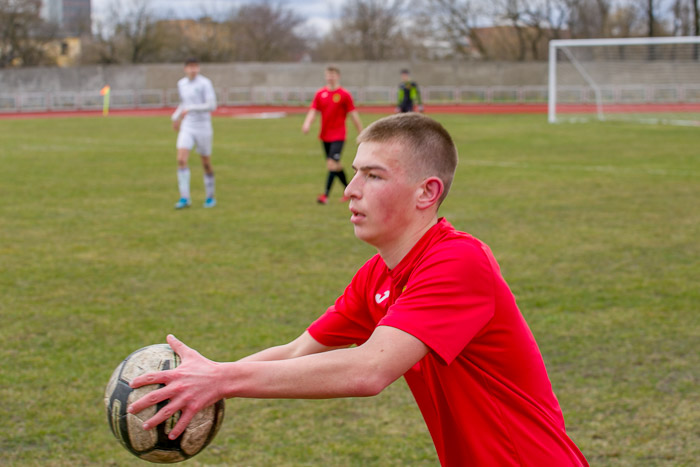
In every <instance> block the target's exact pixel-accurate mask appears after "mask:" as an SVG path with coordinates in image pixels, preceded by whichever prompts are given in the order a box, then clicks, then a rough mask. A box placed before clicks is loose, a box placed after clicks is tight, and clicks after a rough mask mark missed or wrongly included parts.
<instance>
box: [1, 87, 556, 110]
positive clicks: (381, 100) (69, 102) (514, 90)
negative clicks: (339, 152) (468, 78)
mask: <svg viewBox="0 0 700 467" xmlns="http://www.w3.org/2000/svg"><path fill="white" fill-rule="evenodd" d="M346 89H347V90H348V91H349V92H350V93H351V94H352V95H353V99H354V100H355V103H356V104H358V105H394V104H395V103H396V88H395V87H393V86H367V87H352V86H348V87H346ZM317 90H318V87H269V86H264V87H263V86H253V87H233V88H227V89H221V88H218V89H215V91H216V97H217V102H218V104H219V105H220V106H249V105H261V106H265V105H288V106H306V105H308V104H309V103H310V102H311V100H312V99H313V96H314V94H315V93H316V91H317ZM421 95H422V98H423V102H424V103H426V104H469V103H519V102H520V103H530V102H546V99H547V88H546V86H518V87H507V86H488V87H486V86H424V87H422V88H421ZM178 102H179V96H178V92H177V89H167V90H162V89H141V90H119V89H112V91H111V93H110V108H112V109H155V108H165V107H176V106H177V104H178ZM102 105H103V97H102V96H101V95H100V92H99V90H95V91H82V92H25V93H16V94H8V93H0V112H4V113H13V112H42V111H75V110H99V109H102Z"/></svg>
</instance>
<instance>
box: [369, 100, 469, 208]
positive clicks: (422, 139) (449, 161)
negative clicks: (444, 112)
mask: <svg viewBox="0 0 700 467" xmlns="http://www.w3.org/2000/svg"><path fill="white" fill-rule="evenodd" d="M357 142H358V143H370V142H373V143H391V142H398V143H399V144H401V145H402V146H403V148H404V149H405V150H406V153H407V154H408V155H409V157H410V160H409V161H407V163H408V164H410V165H409V166H408V170H409V174H412V175H414V176H415V177H420V178H423V177H425V178H427V177H438V178H439V179H440V180H442V183H443V185H444V187H445V191H444V192H443V193H442V196H441V197H440V199H439V201H438V206H439V205H440V204H442V202H443V200H444V199H445V198H446V197H447V193H448V192H449V191H450V186H452V180H453V179H454V175H455V170H456V169H457V161H458V156H457V148H456V146H455V143H454V141H453V140H452V137H451V136H450V134H449V133H448V132H447V130H445V128H444V127H443V126H442V125H441V124H440V123H438V122H436V121H435V120H433V119H432V118H430V117H426V116H425V115H423V114H420V113H415V112H409V113H400V114H395V115H392V116H389V117H384V118H382V119H379V120H377V121H376V122H374V123H372V124H371V125H369V126H368V127H367V128H365V129H364V130H363V131H362V133H360V135H359V136H358V137H357Z"/></svg>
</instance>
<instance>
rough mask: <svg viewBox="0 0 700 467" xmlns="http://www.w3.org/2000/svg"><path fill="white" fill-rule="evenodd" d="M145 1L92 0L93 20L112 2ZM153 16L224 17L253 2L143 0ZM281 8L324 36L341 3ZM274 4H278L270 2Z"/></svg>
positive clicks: (313, 1) (303, 0)
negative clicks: (148, 5) (303, 19)
mask: <svg viewBox="0 0 700 467" xmlns="http://www.w3.org/2000/svg"><path fill="white" fill-rule="evenodd" d="M140 1H144V0H92V14H93V21H95V20H96V21H100V20H104V18H105V17H106V14H107V12H108V11H109V7H110V5H111V4H114V3H115V2H121V4H122V5H125V6H127V5H133V4H134V3H138V2H140ZM145 1H147V2H149V4H150V8H151V10H152V11H153V13H154V14H155V15H156V16H159V17H176V18H195V19H196V18H199V17H201V16H205V15H208V16H212V17H215V18H216V16H217V14H222V15H225V14H227V13H228V12H229V11H230V10H231V9H232V8H233V7H235V6H238V5H241V4H247V3H251V2H253V1H254V0H145ZM281 2H282V5H284V6H285V7H287V8H289V9H291V10H293V11H294V12H296V13H297V14H298V15H299V16H301V17H302V18H305V19H306V24H305V26H307V27H309V28H312V29H314V30H316V31H317V32H318V33H320V34H323V33H325V32H327V31H328V30H329V29H330V27H331V22H332V21H333V19H335V18H337V16H338V14H339V12H340V6H341V5H342V3H343V0H281ZM273 4H277V1H275V0H273Z"/></svg>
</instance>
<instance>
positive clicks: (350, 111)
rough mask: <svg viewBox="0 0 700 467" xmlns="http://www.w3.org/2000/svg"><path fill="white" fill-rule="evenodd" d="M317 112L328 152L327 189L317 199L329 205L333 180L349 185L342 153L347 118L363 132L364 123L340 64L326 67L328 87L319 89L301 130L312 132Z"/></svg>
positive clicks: (321, 134) (325, 149) (321, 137)
mask: <svg viewBox="0 0 700 467" xmlns="http://www.w3.org/2000/svg"><path fill="white" fill-rule="evenodd" d="M317 113H320V114H321V132H320V134H319V138H320V140H321V142H322V143H323V149H324V151H325V153H326V168H327V169H328V177H327V178H326V189H325V191H324V192H323V193H322V194H321V195H319V197H318V199H317V201H318V202H319V203H320V204H326V203H328V194H329V193H330V191H331V187H332V186H333V180H334V179H335V178H336V177H338V179H339V180H340V182H341V183H342V184H343V185H344V186H347V185H348V181H347V178H346V176H345V171H344V170H343V166H342V164H341V163H340V154H341V152H342V151H343V145H344V144H345V137H346V130H345V119H346V117H347V116H348V115H350V118H351V119H352V122H353V123H354V124H355V127H356V128H357V132H358V133H360V132H361V131H362V122H360V116H359V115H358V113H357V110H355V104H354V103H353V101H352V95H350V93H349V92H347V91H346V90H345V89H343V88H342V87H340V70H338V68H336V67H333V66H329V67H327V68H326V86H324V87H322V88H321V89H319V90H318V91H317V92H316V95H315V96H314V100H313V101H312V102H311V108H310V109H309V112H308V113H307V114H306V119H304V124H303V125H302V127H301V131H303V132H304V133H308V132H309V129H310V128H311V124H312V123H313V121H314V119H315V118H316V114H317ZM343 200H344V201H347V199H346V198H345V197H343Z"/></svg>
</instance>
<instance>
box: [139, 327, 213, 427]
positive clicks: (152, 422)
mask: <svg viewBox="0 0 700 467" xmlns="http://www.w3.org/2000/svg"><path fill="white" fill-rule="evenodd" d="M167 341H168V344H170V347H171V348H172V349H173V350H174V351H175V353H176V354H178V355H179V356H180V359H181V363H180V365H179V366H178V367H176V368H174V369H172V370H165V371H157V372H154V373H146V374H144V375H141V376H138V377H136V378H134V380H133V381H132V382H131V387H132V388H134V389H135V388H138V387H141V386H146V385H149V384H164V385H165V386H164V387H162V388H160V389H157V390H155V391H152V392H150V393H148V394H146V395H145V396H143V397H142V398H141V399H139V400H137V401H136V402H134V403H133V404H131V405H130V406H129V408H128V411H129V413H132V414H136V413H139V412H141V411H142V410H143V409H145V408H146V407H150V406H152V405H155V404H157V403H159V402H162V401H165V400H169V402H168V404H167V405H166V406H165V407H163V408H162V409H160V410H159V411H158V412H157V413H156V414H155V415H154V416H153V417H151V418H150V419H149V420H147V421H146V422H145V423H144V424H143V429H144V430H150V429H152V428H154V427H155V426H157V425H159V424H160V423H162V422H164V421H165V420H167V419H168V418H170V417H171V416H172V415H173V414H175V413H176V412H177V411H178V410H179V411H181V412H182V413H181V415H180V419H179V420H178V422H177V424H176V425H175V427H174V428H173V430H172V431H171V432H170V434H169V436H168V437H169V438H170V439H175V438H177V437H178V436H180V434H182V432H183V431H185V428H187V425H189V423H190V421H191V420H192V417H194V416H195V414H196V413H197V412H199V411H200V410H202V409H204V408H206V407H209V406H210V405H212V404H214V403H216V402H217V401H219V400H221V399H223V398H224V394H223V391H222V390H221V389H220V388H219V384H218V381H217V380H218V378H217V374H220V373H219V372H218V371H217V369H218V367H219V365H220V364H219V363H217V362H214V361H212V360H209V359H207V358H205V357H203V356H202V355H201V354H200V353H199V352H197V351H196V350H194V349H191V348H189V347H187V346H186V345H185V344H183V343H182V342H180V341H179V340H177V339H176V338H175V336H173V335H172V334H170V335H168V337H167Z"/></svg>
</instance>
